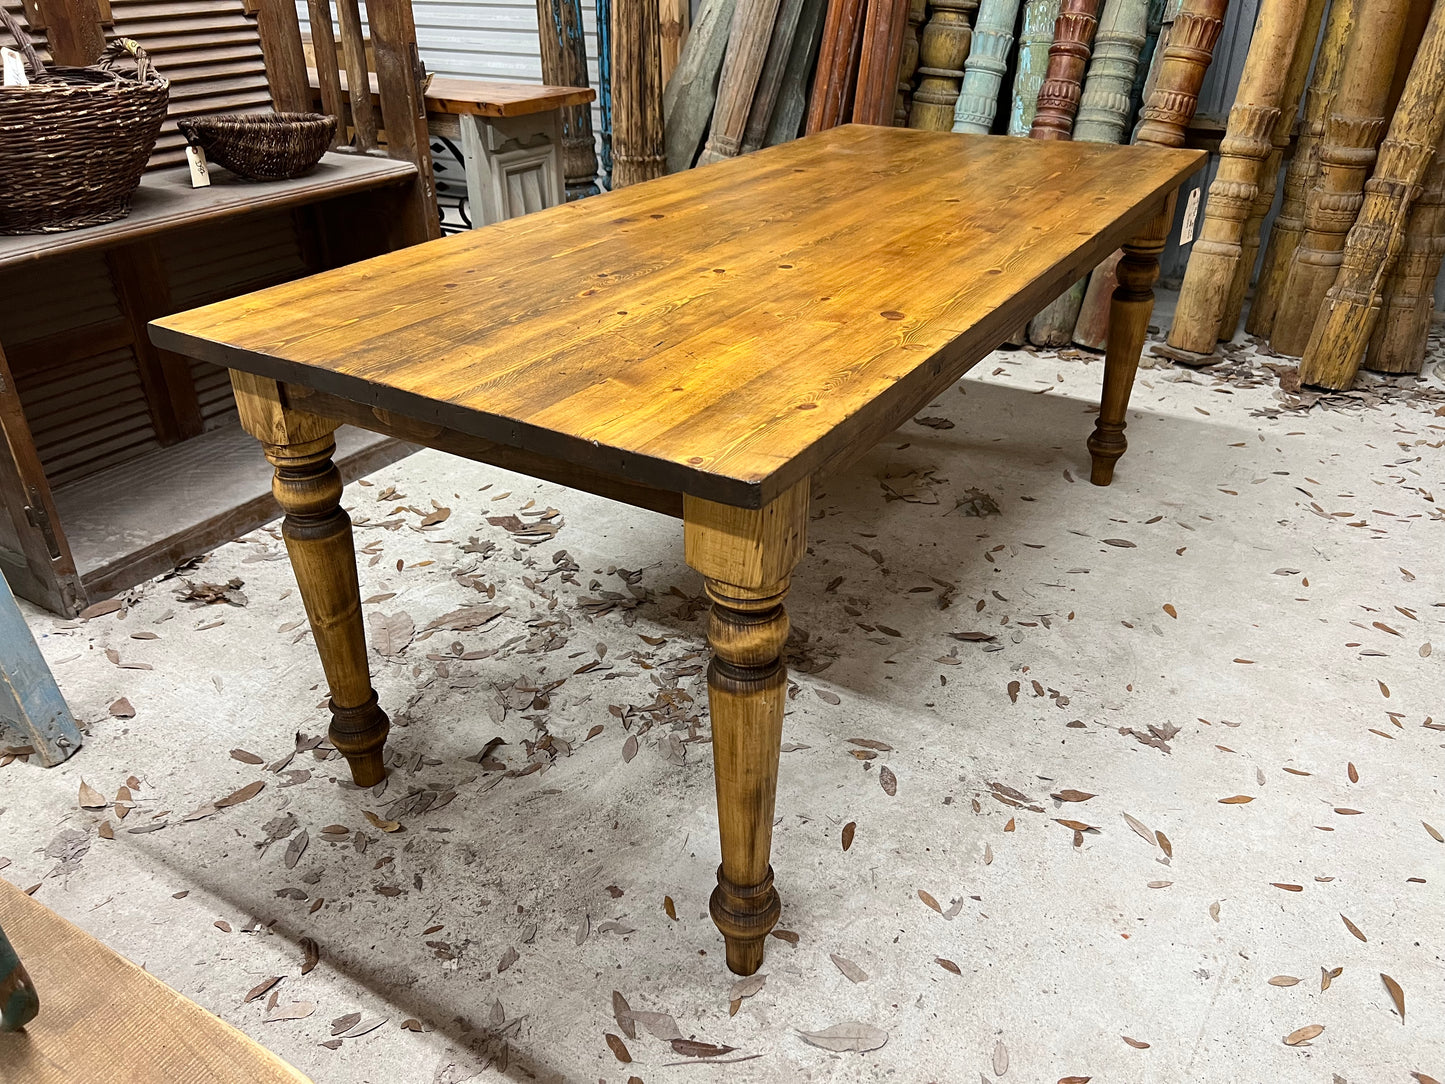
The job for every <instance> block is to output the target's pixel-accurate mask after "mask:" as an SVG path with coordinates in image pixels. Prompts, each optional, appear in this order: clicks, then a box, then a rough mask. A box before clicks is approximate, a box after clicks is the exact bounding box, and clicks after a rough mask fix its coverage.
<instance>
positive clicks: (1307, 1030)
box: [1284, 1024, 1325, 1046]
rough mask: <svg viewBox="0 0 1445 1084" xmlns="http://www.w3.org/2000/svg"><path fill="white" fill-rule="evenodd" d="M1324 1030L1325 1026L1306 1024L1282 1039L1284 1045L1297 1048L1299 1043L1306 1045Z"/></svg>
mask: <svg viewBox="0 0 1445 1084" xmlns="http://www.w3.org/2000/svg"><path fill="white" fill-rule="evenodd" d="M1324 1030H1325V1026H1324V1025H1323V1024H1306V1025H1305V1026H1304V1027H1302V1028H1297V1029H1295V1030H1294V1031H1292V1032H1290V1033H1289V1034H1288V1035H1286V1036H1285V1037H1284V1042H1285V1045H1286V1046H1299V1045H1300V1044H1301V1043H1307V1042H1309V1041H1310V1040H1311V1039H1314V1038H1316V1037H1318V1036H1319V1034H1320V1033H1321V1032H1323V1031H1324Z"/></svg>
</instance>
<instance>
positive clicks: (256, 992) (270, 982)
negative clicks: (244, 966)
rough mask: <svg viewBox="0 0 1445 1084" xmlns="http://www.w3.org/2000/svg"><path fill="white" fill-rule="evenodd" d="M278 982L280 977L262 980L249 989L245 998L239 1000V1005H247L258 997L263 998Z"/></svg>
mask: <svg viewBox="0 0 1445 1084" xmlns="http://www.w3.org/2000/svg"><path fill="white" fill-rule="evenodd" d="M280 981H281V976H280V975H272V976H271V977H270V978H269V979H262V980H261V981H260V982H259V983H257V984H256V985H255V986H253V987H251V989H250V990H249V991H248V992H247V993H246V996H245V997H243V998H242V999H241V1004H242V1005H249V1004H250V1003H251V1002H253V1001H255V1000H256V999H257V998H258V997H264V996H265V995H266V994H267V993H268V992H269V991H270V989H271V987H273V986H275V985H276V984H277V983H278V982H280Z"/></svg>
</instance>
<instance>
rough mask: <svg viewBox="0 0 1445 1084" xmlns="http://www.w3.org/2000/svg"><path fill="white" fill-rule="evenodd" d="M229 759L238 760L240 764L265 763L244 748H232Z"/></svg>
mask: <svg viewBox="0 0 1445 1084" xmlns="http://www.w3.org/2000/svg"><path fill="white" fill-rule="evenodd" d="M231 759H232V760H239V761H240V762H241V763H242V764H265V763H266V762H265V761H264V760H263V759H261V758H260V757H258V756H257V755H256V754H255V753H248V752H246V750H244V749H232V750H231Z"/></svg>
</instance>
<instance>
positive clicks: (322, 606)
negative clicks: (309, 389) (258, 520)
mask: <svg viewBox="0 0 1445 1084" xmlns="http://www.w3.org/2000/svg"><path fill="white" fill-rule="evenodd" d="M231 383H232V386H233V387H234V388H235V391H236V403H237V407H238V408H239V411H240V415H241V425H242V427H243V428H244V429H245V430H246V431H247V432H248V433H250V434H251V435H252V436H254V437H256V438H257V439H258V440H260V441H261V444H262V447H263V448H264V449H265V452H266V458H267V459H268V460H270V461H271V464H272V466H274V467H275V468H276V474H275V477H274V479H273V480H272V484H271V491H272V492H273V493H274V494H275V495H276V502H277V503H278V504H279V505H280V506H281V510H282V511H283V512H285V513H286V518H285V519H284V520H283V521H282V523H281V534H282V537H283V538H285V540H286V552H287V553H288V554H290V557H291V568H292V571H293V572H294V573H295V575H296V585H297V587H298V588H299V589H300V592H301V601H302V603H303V604H304V605H305V607H306V617H307V618H308V619H309V621H310V622H311V633H312V636H313V637H314V638H315V640H316V650H317V652H318V653H319V654H320V656H321V667H322V669H323V670H324V671H325V672H326V681H327V684H328V685H329V686H330V688H331V728H330V731H329V734H328V737H329V738H330V739H331V744H332V745H334V746H336V748H337V749H338V750H340V751H341V754H342V755H343V756H345V757H346V761H347V764H348V765H350V767H351V778H352V779H353V780H354V781H355V782H356V784H357V785H358V786H362V787H369V786H373V785H375V784H376V783H379V782H381V780H382V778H383V777H384V776H385V775H386V768H385V762H384V757H383V746H384V745H385V743H386V733H387V731H388V730H389V729H390V723H389V722H388V720H387V717H386V713H385V712H384V711H382V710H381V707H380V706H379V705H378V703H377V697H376V692H375V690H373V689H372V687H371V674H370V671H369V670H368V668H367V662H366V630H365V627H364V625H363V624H362V620H361V590H360V586H359V584H358V583H357V578H356V550H355V548H354V546H353V544H352V540H351V518H350V517H349V516H348V515H347V514H346V512H345V511H344V510H343V509H342V507H341V473H340V472H339V471H338V470H337V469H336V465H335V464H334V463H333V462H332V461H331V457H332V456H333V455H334V454H335V452H336V441H335V439H334V437H333V435H332V434H333V432H334V430H335V429H336V425H337V423H336V422H333V421H328V420H327V419H325V418H320V417H317V416H316V415H314V414H307V413H306V412H305V411H299V410H295V409H294V408H292V407H289V406H287V405H285V402H284V399H283V396H282V392H281V389H280V387H279V386H278V385H277V383H276V382H275V381H273V380H267V379H265V378H264V377H256V376H251V375H249V374H246V373H239V372H235V371H234V370H233V371H232V373H231Z"/></svg>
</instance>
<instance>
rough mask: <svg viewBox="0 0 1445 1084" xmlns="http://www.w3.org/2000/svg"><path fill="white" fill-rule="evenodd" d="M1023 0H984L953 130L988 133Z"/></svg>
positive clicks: (954, 113)
mask: <svg viewBox="0 0 1445 1084" xmlns="http://www.w3.org/2000/svg"><path fill="white" fill-rule="evenodd" d="M1018 15H1019V0H983V3H981V4H979V6H978V17H977V19H976V20H975V22H974V27H973V40H972V43H971V44H970V46H969V50H968V59H967V60H966V61H964V65H963V84H962V88H961V89H960V90H959V94H958V101H957V102H956V103H955V104H954V107H953V130H954V131H955V132H973V133H975V134H977V135H988V133H989V132H991V131H992V130H993V120H994V117H995V115H996V114H997V113H998V97H999V91H1000V90H1002V89H1003V77H1004V73H1005V72H1006V71H1007V70H1008V55H1009V50H1011V49H1012V48H1013V44H1014V25H1015V24H1016V23H1017V22H1018Z"/></svg>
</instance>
